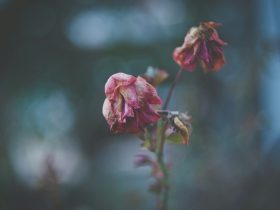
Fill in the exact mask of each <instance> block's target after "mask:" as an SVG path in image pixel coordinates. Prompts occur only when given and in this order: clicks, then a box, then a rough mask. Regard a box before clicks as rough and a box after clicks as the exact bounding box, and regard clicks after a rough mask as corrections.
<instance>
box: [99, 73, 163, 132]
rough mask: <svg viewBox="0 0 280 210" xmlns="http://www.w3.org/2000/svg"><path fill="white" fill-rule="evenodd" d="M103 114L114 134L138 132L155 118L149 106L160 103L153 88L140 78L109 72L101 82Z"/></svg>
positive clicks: (156, 114) (154, 112)
mask: <svg viewBox="0 0 280 210" xmlns="http://www.w3.org/2000/svg"><path fill="white" fill-rule="evenodd" d="M105 94H106V99H105V101H104V104H103V115H104V117H105V119H106V120H107V122H108V124H109V126H110V129H111V130H112V131H113V132H115V133H138V132H140V131H142V130H143V128H144V127H145V126H147V125H149V124H151V123H154V122H156V121H157V120H158V119H159V117H160V116H159V115H158V113H157V112H156V111H155V110H154V107H153V105H157V104H161V99H160V98H159V96H158V95H157V92H156V90H155V88H154V87H153V86H152V85H150V84H149V83H147V82H146V80H144V79H143V78H141V77H137V78H136V77H134V76H131V75H127V74H124V73H117V74H114V75H112V76H111V77H110V78H109V79H108V81H107V83H106V85H105Z"/></svg>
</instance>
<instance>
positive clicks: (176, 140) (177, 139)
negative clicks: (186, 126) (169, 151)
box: [166, 133, 184, 144]
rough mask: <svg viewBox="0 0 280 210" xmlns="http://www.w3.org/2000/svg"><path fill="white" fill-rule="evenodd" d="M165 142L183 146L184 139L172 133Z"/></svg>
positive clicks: (178, 134)
mask: <svg viewBox="0 0 280 210" xmlns="http://www.w3.org/2000/svg"><path fill="white" fill-rule="evenodd" d="M166 140H167V142H169V143H173V144H184V138H183V137H182V135H181V134H180V133H172V134H171V135H169V136H168V137H167V139H166Z"/></svg>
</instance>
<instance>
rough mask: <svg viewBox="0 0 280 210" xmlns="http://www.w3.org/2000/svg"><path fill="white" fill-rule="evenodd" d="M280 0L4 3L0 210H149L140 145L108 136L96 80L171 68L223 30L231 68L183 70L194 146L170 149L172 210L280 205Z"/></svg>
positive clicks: (178, 100)
mask: <svg viewBox="0 0 280 210" xmlns="http://www.w3.org/2000/svg"><path fill="white" fill-rule="evenodd" d="M279 8H280V1H278V0H246V1H244V0H235V1H230V0H207V1H203V0H169V1H168V0H162V1H159V0H138V1H135V0H134V1H132V0H122V1H116V0H103V1H97V0H0V72H1V75H0V116H1V117H0V209H1V210H52V209H54V210H144V209H145V210H152V209H155V196H154V195H153V194H151V193H149V192H147V188H148V186H149V184H151V182H152V179H151V178H150V170H149V169H148V168H137V169H136V168H134V166H133V160H134V157H135V155H136V154H139V153H143V151H142V150H140V147H139V145H140V143H141V142H140V141H139V140H138V139H137V138H135V137H133V136H125V135H112V134H111V133H110V132H109V129H108V126H107V124H106V122H105V120H104V119H103V116H102V112H101V110H102V104H103V101H104V84H105V82H106V80H107V79H108V77H109V76H110V75H111V74H113V73H116V72H119V71H122V72H125V73H128V74H134V75H138V74H142V73H143V72H144V71H145V70H146V68H147V67H148V66H155V67H158V68H161V69H165V70H167V71H168V72H169V74H170V78H169V80H168V81H167V82H166V83H164V84H163V86H161V87H160V88H159V94H160V95H161V97H163V98H165V97H166V93H167V90H168V87H169V85H170V82H171V81H172V79H173V78H174V76H175V74H176V71H177V69H178V67H177V65H176V64H175V63H174V61H173V60H172V57H171V55H172V52H173V50H174V48H175V47H177V46H179V45H181V44H182V42H183V38H184V36H185V34H186V32H187V30H188V28H190V27H191V26H194V25H197V24H198V23H199V22H201V21H205V20H213V21H217V22H221V23H223V27H221V28H220V30H219V32H220V36H221V37H222V39H224V40H225V41H227V42H228V43H229V45H228V46H227V47H226V49H225V56H226V58H227V64H226V65H225V66H224V67H223V69H222V70H221V71H220V72H218V73H215V74H211V73H210V74H204V73H202V71H201V69H199V68H198V69H197V70H196V71H195V72H194V73H189V72H184V74H183V76H182V78H181V79H180V82H179V85H178V86H177V87H176V92H175V94H174V96H173V98H172V102H171V105H170V108H171V109H172V110H180V111H186V110H187V111H188V112H189V114H190V115H192V117H193V128H194V130H193V135H192V138H191V143H190V145H188V146H182V145H168V146H167V147H166V154H167V159H168V161H169V162H171V163H172V170H171V185H172V187H171V191H170V202H169V206H170V209H173V210H188V209H189V210H204V209H215V210H220V209H221V210H222V209H227V210H236V209H238V210H250V209H253V210H263V209H267V210H274V209H275V210H279V209H280V201H279V198H278V197H279V195H280V155H279V154H280V110H279V107H280V97H279V91H280V57H279V53H280V51H279V49H280V48H279V47H280V39H279V37H280V30H279V26H280V17H279V14H280V11H279Z"/></svg>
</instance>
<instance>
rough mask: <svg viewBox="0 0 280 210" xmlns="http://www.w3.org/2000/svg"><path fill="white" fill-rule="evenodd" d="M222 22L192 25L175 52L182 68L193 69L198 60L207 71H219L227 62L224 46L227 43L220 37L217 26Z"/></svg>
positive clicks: (175, 57)
mask: <svg viewBox="0 0 280 210" xmlns="http://www.w3.org/2000/svg"><path fill="white" fill-rule="evenodd" d="M220 25H221V24H220V23H216V22H211V21H210V22H203V23H200V25H199V27H192V28H191V29H190V30H189V32H188V33H187V35H186V37H185V40H184V43H183V45H182V46H181V47H177V48H175V50H174V52H173V59H174V61H175V62H176V63H177V64H178V65H179V66H180V67H181V68H182V69H185V70H188V71H193V70H194V68H195V66H196V63H197V61H198V60H200V61H201V66H202V68H203V69H204V71H205V72H208V71H218V70H220V69H221V67H222V66H223V65H224V64H225V58H224V53H223V50H222V47H223V46H225V45H227V43H226V42H224V41H223V40H221V39H220V37H219V34H218V32H217V30H216V29H217V27H218V26H220Z"/></svg>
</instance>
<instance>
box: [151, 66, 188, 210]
mask: <svg viewBox="0 0 280 210" xmlns="http://www.w3.org/2000/svg"><path fill="white" fill-rule="evenodd" d="M182 71H183V70H182V69H181V68H180V69H179V70H178V72H177V74H176V77H175V79H174V81H173V82H172V84H171V86H170V89H169V92H168V94H167V98H166V100H165V103H164V105H163V107H162V109H163V110H161V111H159V112H161V113H162V114H168V110H166V108H167V107H168V104H169V102H170V99H171V96H172V93H173V90H174V88H175V86H176V84H177V82H178V81H179V78H180V76H181V74H182ZM166 128H167V122H166V121H165V120H163V119H160V120H159V121H158V123H157V145H156V149H157V150H156V155H157V162H158V164H159V167H160V170H161V172H162V173H163V180H162V186H163V191H162V201H161V206H160V207H159V209H160V210H167V208H168V197H169V178H168V169H167V166H166V164H165V163H164V152H163V151H164V144H165V130H166Z"/></svg>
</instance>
